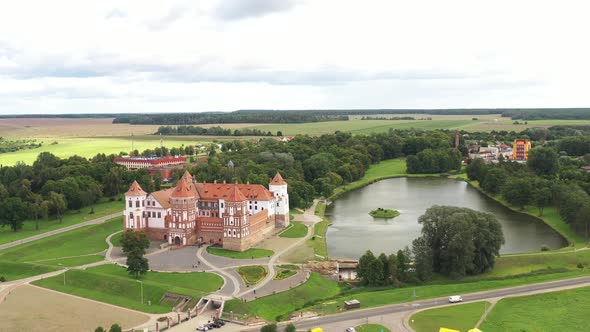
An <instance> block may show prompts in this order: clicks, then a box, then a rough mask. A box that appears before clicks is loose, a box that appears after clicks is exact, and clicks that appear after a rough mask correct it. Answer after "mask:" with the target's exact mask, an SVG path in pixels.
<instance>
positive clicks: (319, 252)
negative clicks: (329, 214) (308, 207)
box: [305, 202, 332, 259]
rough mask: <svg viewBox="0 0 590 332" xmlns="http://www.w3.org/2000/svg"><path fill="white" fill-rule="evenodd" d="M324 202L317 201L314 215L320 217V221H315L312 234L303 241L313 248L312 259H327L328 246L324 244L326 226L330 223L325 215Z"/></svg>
mask: <svg viewBox="0 0 590 332" xmlns="http://www.w3.org/2000/svg"><path fill="white" fill-rule="evenodd" d="M325 212H326V204H324V203H323V202H319V203H318V204H317V206H316V208H315V212H314V213H315V215H316V216H318V217H320V218H322V221H320V222H319V223H316V224H315V225H314V228H313V235H312V237H311V238H310V239H308V240H307V241H305V244H306V245H307V246H308V247H310V248H312V249H313V252H314V255H315V257H314V259H328V246H327V244H326V232H327V231H328V226H330V224H331V223H332V222H331V221H330V220H329V219H328V218H326V216H325Z"/></svg>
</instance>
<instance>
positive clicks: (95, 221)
mask: <svg viewBox="0 0 590 332" xmlns="http://www.w3.org/2000/svg"><path fill="white" fill-rule="evenodd" d="M122 215H123V212H117V213H113V214H109V215H108V216H104V217H100V218H96V219H92V220H88V221H85V222H81V223H79V224H75V225H71V226H66V227H63V228H59V229H55V230H52V231H49V232H45V233H42V234H37V235H33V236H30V237H27V238H24V239H21V240H16V241H12V242H8V243H5V244H0V250H4V249H8V248H12V247H16V246H19V245H21V244H24V243H29V242H32V241H36V240H39V239H43V238H46V237H48V236H52V235H55V234H60V233H64V232H68V231H71V230H74V229H78V228H80V227H84V226H88V225H96V224H100V223H103V222H105V221H107V220H109V219H113V218H116V217H119V216H122Z"/></svg>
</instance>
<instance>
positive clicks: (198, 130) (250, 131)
mask: <svg viewBox="0 0 590 332" xmlns="http://www.w3.org/2000/svg"><path fill="white" fill-rule="evenodd" d="M155 134H156V135H158V134H161V135H204V136H272V133H271V132H270V131H262V130H260V129H256V128H241V129H234V130H231V129H229V128H221V127H219V126H215V127H209V128H203V127H196V126H176V127H172V126H162V127H160V128H158V131H156V133H155Z"/></svg>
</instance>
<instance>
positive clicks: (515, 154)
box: [510, 139, 531, 160]
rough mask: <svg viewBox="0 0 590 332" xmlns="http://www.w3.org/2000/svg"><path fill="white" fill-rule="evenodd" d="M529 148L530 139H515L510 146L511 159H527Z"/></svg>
mask: <svg viewBox="0 0 590 332" xmlns="http://www.w3.org/2000/svg"><path fill="white" fill-rule="evenodd" d="M530 150H531V141H529V140H528V139H515V140H514V145H513V146H512V156H510V159H511V160H527V159H528V158H529V151H530Z"/></svg>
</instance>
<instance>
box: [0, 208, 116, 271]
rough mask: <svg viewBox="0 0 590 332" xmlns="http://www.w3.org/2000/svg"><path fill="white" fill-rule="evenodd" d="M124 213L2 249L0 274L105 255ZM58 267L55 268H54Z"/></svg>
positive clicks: (90, 260) (48, 268)
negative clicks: (120, 215) (108, 242)
mask: <svg viewBox="0 0 590 332" xmlns="http://www.w3.org/2000/svg"><path fill="white" fill-rule="evenodd" d="M122 226H123V225H122V217H118V218H114V219H111V220H109V221H106V222H104V223H102V224H98V225H91V226H85V227H82V228H79V229H76V230H73V231H69V232H65V233H61V234H57V235H53V236H49V237H47V238H44V239H40V240H37V241H33V242H29V243H25V244H22V245H19V246H16V247H13V248H9V249H6V250H2V251H0V274H2V275H3V276H4V277H6V278H7V279H8V280H16V279H21V278H25V277H30V276H34V275H38V274H43V273H47V272H51V271H54V270H56V268H57V267H68V266H79V265H84V264H89V263H94V262H98V261H101V260H103V259H104V256H103V255H102V252H103V251H104V250H106V249H107V248H108V245H107V243H106V242H105V239H106V238H107V236H109V235H110V234H112V233H114V232H116V231H119V230H121V228H122ZM53 267H56V268H53Z"/></svg>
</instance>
